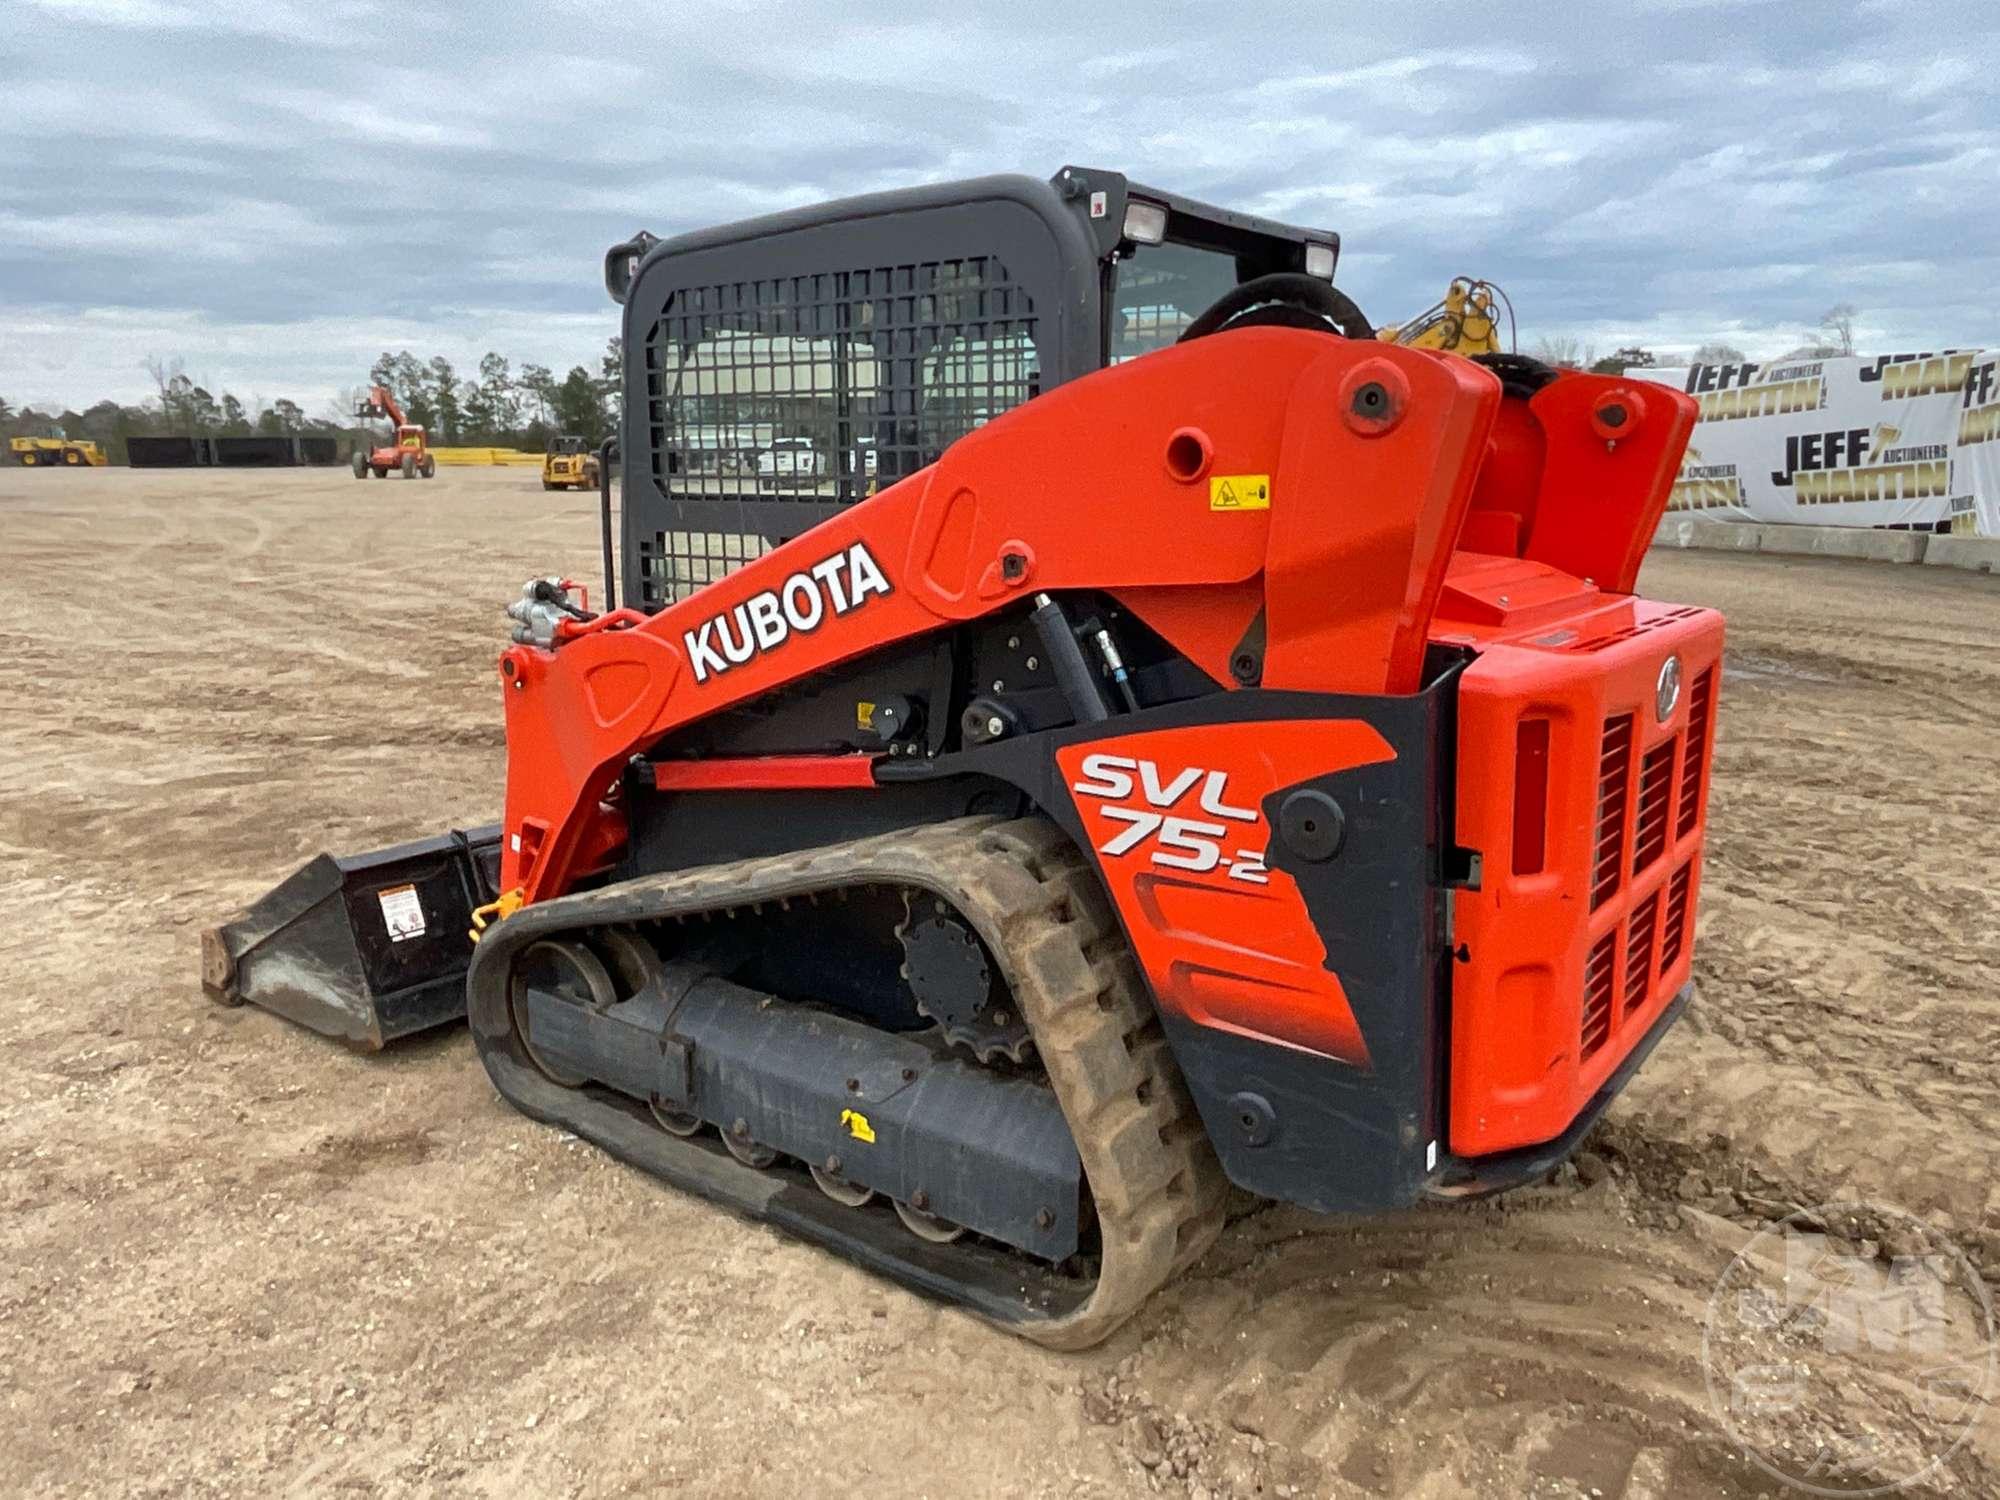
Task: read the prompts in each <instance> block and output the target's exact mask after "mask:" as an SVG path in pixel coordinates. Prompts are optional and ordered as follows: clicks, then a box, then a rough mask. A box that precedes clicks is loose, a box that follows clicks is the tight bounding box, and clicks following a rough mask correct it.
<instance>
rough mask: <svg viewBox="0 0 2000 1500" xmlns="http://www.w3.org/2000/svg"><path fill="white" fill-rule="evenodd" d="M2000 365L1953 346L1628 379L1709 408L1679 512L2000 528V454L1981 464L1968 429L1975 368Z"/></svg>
mask: <svg viewBox="0 0 2000 1500" xmlns="http://www.w3.org/2000/svg"><path fill="white" fill-rule="evenodd" d="M1992 361H1993V356H1992V355H1989V354H1981V353H1974V352H1971V351H1957V350H1947V351H1943V352H1940V353H1935V354H1884V355H1877V356H1872V357H1871V356H1861V355H1856V356H1851V357H1846V358H1834V359H1791V360H1779V361H1775V362H1772V363H1768V364H1737V365H1694V366H1691V367H1689V368H1686V369H1664V370H1663V369H1643V370H1642V369H1633V370H1627V371H1626V372H1625V373H1626V375H1627V377H1628V378H1632V379H1644V380H1655V381H1659V382H1661V383H1662V384H1665V385H1671V386H1674V387H1676V388H1678V389H1680V390H1683V391H1686V392H1687V393H1688V394H1689V395H1691V396H1693V397H1694V398H1695V400H1696V401H1698V402H1699V403H1700V404H1701V420H1700V422H1699V423H1698V424H1697V425H1696V427H1695V430H1694V437H1693V438H1692V439H1691V440H1690V441H1689V443H1688V450H1687V456H1686V458H1685V459H1684V460H1683V461H1682V464H1681V472H1680V477H1679V479H1678V480H1677V481H1676V482H1675V484H1674V492H1673V498H1672V499H1671V500H1670V501H1669V502H1668V507H1667V508H1668V512H1669V514H1673V513H1677V512H1678V513H1690V512H1692V513H1698V514H1702V515H1708V516H1712V517H1714V518H1716V519H1718V520H1733V521H1763V522H1773V521H1777V522H1791V523H1794V524H1798V525H1805V526H1896V527H1915V528H1922V529H1926V530H1928V529H1930V528H1932V527H1934V526H1936V525H1937V524H1938V523H1940V522H1947V521H1949V522H1952V523H1953V529H1954V530H1960V531H1971V530H1973V529H1974V528H1975V526H1977V529H1978V530H1979V531H1980V532H1982V533H1985V534H2000V527H1996V525H1995V522H1994V516H1993V512H1994V510H1995V507H1996V505H2000V454H1994V453H1991V452H1987V453H1984V454H1982V455H1981V456H1980V458H1979V460H1978V461H1977V464H1976V462H1975V460H1974V458H1973V456H1972V453H1971V452H1970V451H1968V450H1966V449H1964V448H1962V447H1961V444H1962V441H1963V439H1962V437H1961V431H1960V429H1961V427H1964V426H1968V425H1972V414H1973V411H1974V408H1973V406H1972V405H1971V401H1972V396H1973V386H1972V383H1971V382H1972V379H1973V375H1974V370H1975V367H1981V368H1986V369H1988V370H1989V371H1990V370H1991V368H1992ZM1989 378H1991V379H2000V377H1989ZM1995 398H1996V400H2000V388H1997V389H1996V391H1995ZM1991 420H1993V419H1989V426H1990V422H1991ZM1987 446H1988V447H1989V448H1991V447H1996V446H2000V435H1995V438H1994V441H1993V442H1991V443H1989V444H1988V445H1987ZM1975 466H1977V467H1979V469H1980V476H1981V477H1983V482H1977V481H1976V476H1975V473H1974V469H1975ZM1975 496H1977V499H1975Z"/></svg>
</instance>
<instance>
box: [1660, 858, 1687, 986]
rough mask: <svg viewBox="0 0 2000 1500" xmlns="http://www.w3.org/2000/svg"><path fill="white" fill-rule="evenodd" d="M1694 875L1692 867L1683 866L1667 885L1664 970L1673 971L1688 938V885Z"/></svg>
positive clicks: (1662, 949) (1662, 948)
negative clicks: (1683, 944)
mask: <svg viewBox="0 0 2000 1500" xmlns="http://www.w3.org/2000/svg"><path fill="white" fill-rule="evenodd" d="M1693 874H1694V870H1693V867H1692V866H1690V865H1682V866H1681V867H1680V868H1679V869H1678V870H1676V871H1674V878H1673V880H1672V881H1670V882H1669V883H1668V885H1667V920H1666V924H1665V927H1664V928H1663V930H1662V931H1661V933H1660V967H1661V968H1662V969H1671V968H1672V967H1673V966H1674V964H1675V963H1676V962H1678V961H1679V959H1680V956H1681V944H1682V943H1683V942H1684V941H1686V938H1687V917H1688V885H1689V883H1690V881H1691V879H1692V878H1693Z"/></svg>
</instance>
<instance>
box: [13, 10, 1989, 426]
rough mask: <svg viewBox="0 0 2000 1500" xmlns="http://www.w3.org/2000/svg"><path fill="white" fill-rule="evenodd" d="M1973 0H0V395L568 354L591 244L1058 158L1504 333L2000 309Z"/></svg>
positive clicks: (1912, 339) (1346, 279)
mask: <svg viewBox="0 0 2000 1500" xmlns="http://www.w3.org/2000/svg"><path fill="white" fill-rule="evenodd" d="M1997 18H2000V7H1991V6H1989V5H1987V4H1985V3H1981V0H1972V3H1967V0H1953V3H1931V0H1806V3H1792V0H1770V3H1755V0H1595V3H1591V4H1576V5H1572V4H1570V3H1567V0H1546V3H1530V4H1527V5H1514V6H1506V5H1492V4H1486V3H1480V4H1465V5H1462V6H1460V5H1450V6H1447V5H1431V4H1423V3H1416V0H1404V3H1400V4H1389V5H1384V4H1381V3H1379V0H1370V3H1349V0H1340V3H1332V0H1323V3H1314V0H1275V3H1271V0H1235V3H1231V4H1214V5H1208V4H1195V3H1192V0H1152V3H1145V4H1138V3H1123V0H1091V3H1077V0H1008V3H1006V4H982V3H976V0H975V3H971V4H966V3H960V4H957V5H953V6H950V7H945V6H922V7H918V6H913V7H908V8H906V9H905V8H899V7H897V6H895V5H893V4H884V3H880V0H870V3H867V4H863V3H860V0H769V3H752V0H619V3H617V4H614V5H597V4H587V3H583V0H543V3H537V4H522V3H515V0H487V3H479V0H466V3H453V0H439V3H430V4H423V5H404V6H398V5H393V4H387V3H376V0H256V3H254V4H243V3H238V0H0V79H4V80H5V81H4V83H0V396H5V397H7V398H8V399H10V400H12V401H14V402H15V403H16V404H20V403H21V402H23V401H27V400H33V401H58V402H65V403H69V404H73V405H77V406H81V405H83V404H85V403H87V402H89V401H91V400H93V399H96V398H99V397H102V396H107V395H108V396H113V397H117V398H120V399H124V400H136V399H138V398H140V397H142V396H144V395H145V394H147V392H148V391H149V389H150V381H149V380H148V377H147V376H146V374H145V371H144V369H143V363H144V361H145V359H146V357H147V356H148V355H157V356H173V355H178V356H180V357H182V358H183V359H185V361H186V363H187V368H188V369H189V371H190V372H191V373H193V374H195V375H196V376H198V377H199V378H201V379H202V380H203V381H204V382H205V383H207V384H208V385H209V386H210V387H211V389H216V390H220V389H221V388H223V387H225V386H226V387H228V388H230V389H233V390H235V391H236V392H238V393H239V394H240V395H242V396H244V397H246V398H247V397H249V396H252V395H261V396H263V397H264V398H266V399H271V398H275V397H277V396H281V395H289V396H291V397H293V398H295V399H297V400H300V401H301V402H303V403H305V404H306V405H307V407H308V409H309V410H313V411H318V410H320V409H321V408H322V406H323V405H324V404H325V403H326V402H328V401H329V400H330V399H331V397H332V394H333V392H334V391H336V390H337V389H339V388H342V387H346V386H351V385H353V384H355V383H356V382H358V381H360V380H361V379H362V378H363V377H364V376H365V374H366V371H367V367H368V364H369V362H370V361H371V360H372V359H373V358H374V356H375V355H376V354H377V353H378V352H379V351H381V350H383V349H385V348H397V349H399V348H403V347H408V348H410V349H412V350H415V351H416V352H418V353H419V354H420V355H426V356H427V355H429V354H432V353H443V354H445V355H447V356H449V357H451V358H452V359H454V360H455V361H456V362H457V363H459V364H460V365H461V366H462V367H469V366H470V365H471V364H473V363H474V362H475V361H476V359H477V357H478V355H479V354H480V353H481V352H482V351H483V350H486V349H489V348H490V349H499V350H501V351H502V352H504V353H507V354H508V355H510V356H511V357H512V358H513V359H514V360H515V361H516V362H517V363H518V362H520V361H522V360H531V361H535V362H537V363H543V364H550V365H553V366H555V367H556V368H557V369H558V370H561V369H563V368H566V367H567V366H569V365H570V364H573V363H577V362H582V361H590V362H592V363H593V364H594V361H595V358H596V355H597V353H598V351H599V350H600V349H601V348H602V346H603V342H604V340H605V338H606V337H608V336H609V335H610V334H612V333H614V332H616V331H617V323H616V319H615V317H614V312H615V309H614V308H613V307H612V306H611V305H610V303H609V302H608V301H606V299H605V297H604V294H603V290H602V286H601V283H600V280H599V274H600V273H599V261H600V258H601V256H602V253H603V250H604V247H605V246H606V245H607V244H609V243H611V242H612V241H614V240H617V239H621V238H623V237H625V236H626V235H627V234H629V233H630V232H631V231H632V230H634V229H636V228H640V227H645V228H650V229H652V230H654V231H655V232H657V233H661V234H666V233H671V232H673V231H675V230H679V229H684V228H690V227H694V226H697V225H702V224H709V223H715V222H719V221H724V220H728V219H733V218H740V217H743V216H746V215H749V214H753V213H758V212H763V211H766V210H770V209H774V208H779V207H783V206H787V205H791V204H795V203H802V202H808V201H812V200H815V199H819V198H823V197H828V196H836V195H840V194H845V193H852V192H859V191H866V190H869V189H874V188H880V187H886V186H892V185H900V184H906V183H914V182H921V181H926V180H932V179H938V178H945V177H952V176H962V175H970V174H974V173H980V172H986V171H995V170H1007V171H1027V172H1032V173H1035V174H1037V175H1046V174H1048V173H1050V172H1052V171H1054V170H1055V169H1056V168H1057V167H1059V166H1060V165H1062V164H1063V163H1064V162H1072V161H1073V162H1080V163H1085V164H1090V165H1096V166H1104V167H1114V168H1118V169H1120V170H1123V171H1126V172H1127V173H1129V174H1130V175H1131V176H1133V177H1134V178H1137V179H1140V180H1143V181H1147V182H1152V183H1155V184H1157V185H1159V186H1162V187H1167V188H1173V189H1176V190H1179V191H1182V192H1185V193H1189V194H1192V195H1194V196H1197V197H1202V198H1207V199H1209V200H1211V201H1215V202H1220V203H1223V204H1226V205H1230V206H1235V207H1242V208H1247V209H1251V210H1254V211H1258V212H1263V213H1267V214H1271V215H1274V216H1277V217H1281V218H1285V219H1288V220H1291V221H1294V222H1299V223H1305V224H1311V225H1319V226H1327V227H1331V228H1334V229H1337V230H1339V231H1340V232H1341V234H1342V236H1343V241H1344V246H1345V248H1344V251H1343V255H1342V261H1341V274H1340V281H1341V283H1342V284H1343V285H1344V286H1345V287H1346V288H1347V289H1348V290H1349V291H1350V292H1351V293H1352V294H1353V295H1354V296H1355V298H1356V299H1357V300H1358V301H1359V302H1360V304H1361V305H1362V307H1363V308H1364V309H1365V310H1366V311H1367V312H1368V313H1369V314H1370V316H1372V317H1373V318H1374V319H1376V320H1377V321H1379V322H1386V321H1394V320H1396V319H1399V318H1402V317H1405V316H1408V315H1410V314H1411V313H1414V312H1416V311H1417V310H1418V309H1420V308H1421V307H1423V306H1424V305H1426V304H1427V303H1428V302H1430V301H1431V300H1432V299H1433V298H1434V297H1435V296H1436V295H1437V294H1438V292H1439V291H1440V290H1441V289H1442V286H1443V283H1444V282H1445V281H1446V279H1447V278H1449V277H1450V276H1451V275H1452V274H1453V273H1455V272H1461V271H1469V272H1476V273H1478V274H1481V275H1484V276H1486V277H1488V278H1490V279H1492V280H1495V281H1498V282H1499V283H1501V284H1502V285H1503V286H1504V287H1506V288H1507V290H1508V291H1509V292H1510V293H1511V294H1512V296H1513V299H1514V303H1515V305H1516V307H1517V308H1518V309H1519V311H1520V313H1521V317H1522V321H1523V327H1522V338H1523V345H1524V347H1526V346H1527V345H1530V344H1532V343H1533V342H1534V341H1535V340H1537V339H1539V338H1542V337H1548V336H1565V335H1566V336H1571V337H1575V338H1577V339H1579V340H1580V341H1581V342H1582V343H1583V344H1585V345H1588V346H1593V347H1595V348H1596V349H1598V350H1599V351H1601V352H1607V353H1608V352H1609V351H1610V350H1611V349H1612V348H1614V347H1616V346H1618V345H1620V344H1626V343H1632V342H1641V343H1645V344H1647V345H1649V346H1652V347H1654V348H1658V349H1662V350H1667V351H1671V350H1674V349H1680V350H1682V351H1685V350H1686V349H1688V348H1691V347H1692V346H1693V345H1694V344H1696V343H1699V342H1701V341H1704V340H1708V339H1723V340H1727V341H1729V342H1732V343H1735V344H1738V345H1740V346H1742V347H1744V348H1745V349H1747V350H1748V351H1750V352H1751V353H1752V354H1753V355H1759V354H1772V353H1777V352H1780V351H1782V350H1783V349H1785V348H1788V347H1790V346H1792V345H1794V344H1797V343H1799V342H1801V341H1802V340H1804V339H1805V338H1806V336H1807V332H1808V330H1809V329H1810V328H1811V326H1812V325H1813V324H1815V323H1816V322H1817V321H1818V318H1819V315H1820V313H1821V312H1822V311H1823V310H1824V309H1826V308H1827V307H1828V306H1829V305H1830V304H1832V303H1835V302H1851V303H1853V304H1855V305H1856V306H1858V307H1859V308H1860V309H1861V315H1860V319H1859V334H1860V342H1861V343H1862V344H1863V345H1864V346H1865V347H1867V348H1872V349H1884V350H1886V349H1892V348H1923V347H1932V346H1936V345H1939V344H1946V343H1948V344H1954V345H1960V346H1966V345H1973V346H1977V345H1981V344H1996V343H2000V312H1996V307H2000V301H1997V300H1996V296H1995V290H1994V289H1995V288H1996V287H2000V208H1996V206H1995V205H1996V201H2000V198H1996V193H1995V185H1996V182H2000V134H1996V117H2000V111H1996V108H1995V106H1996V102H2000V100H1996V93H2000V90H1997V89H1996V85H1995V82H1994V79H1995V76H1996V71H2000V19H1997Z"/></svg>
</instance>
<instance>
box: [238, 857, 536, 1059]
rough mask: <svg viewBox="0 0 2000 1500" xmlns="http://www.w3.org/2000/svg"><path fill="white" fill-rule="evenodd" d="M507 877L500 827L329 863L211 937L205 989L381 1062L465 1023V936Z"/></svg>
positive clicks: (317, 863) (324, 860) (303, 872)
mask: <svg viewBox="0 0 2000 1500" xmlns="http://www.w3.org/2000/svg"><path fill="white" fill-rule="evenodd" d="M499 877H500V829H499V827H498V826H497V825H495V826H491V827H486V828H474V829H470V830H463V831H461V830H458V829H453V830H452V831H451V832H450V833H446V834H441V835H439V836H438V837H436V838H429V839H419V840H418V841H417V842H415V843H411V844H397V845H395V846H394V847H392V848H388V849H377V850H375V851H373V852H372V853H368V854H356V855H345V856H343V855H332V854H322V855H320V856H319V857H318V858H316V859H314V860H313V861H312V862H311V863H310V864H307V865H305V866H304V867H302V868H301V869H299V870H298V871H297V872H296V873H295V874H293V875H292V876H291V877H290V878H289V879H287V880H285V881H282V882H281V883H280V884H278V885H277V886H276V887H274V888H273V889H272V890H271V891H270V893H269V894H268V895H265V896H264V897H262V898H261V899H259V900H258V901H256V902H254V903H253V904H252V905H251V906H250V907H249V908H248V909H247V910H246V911H244V912H243V913H242V915H240V916H238V917H237V918H236V919H235V920H233V921H229V922H224V923H223V924H222V925H221V926H219V927H212V928H210V929H209V930H208V931H207V932H205V933H203V934H202V939H201V982H202V987H203V988H204V989H206V990H207V991H208V993H209V994H210V995H211V996H212V997H213V998H214V999H216V1000H217V1001H219V1002H221V1003H222V1004H224V1005H241V1004H243V1003H244V1002H245V1001H248V1002H249V1003H250V1004H252V1005H257V1006H262V1007H263V1008H264V1009H265V1010H269V1011H273V1012H275V1013H277V1014H278V1015H281V1016H284V1017H285V1018H286V1019H287V1020H291V1021H296V1022H298V1024H299V1025H301V1026H306V1027H310V1028H311V1029H312V1030H314V1031H317V1032H319V1033H320V1034H321V1035H323V1036H330V1037H336V1038H338V1039H339V1040H341V1041H343V1042H346V1043H347V1044H348V1045H350V1046H352V1047H356V1048H359V1049H361V1050H363V1051H367V1052H373V1051H376V1050H378V1049H380V1048H381V1047H382V1046H383V1045H385V1044H386V1043H388V1042H391V1041H394V1040H395V1039H396V1038H397V1037H399V1036H408V1035H409V1034H410V1033H412V1032H415V1031H424V1030H427V1029H428V1028H430V1027H433V1026H442V1025H444V1024H445V1023H446V1022H448V1021H456V1020H458V1019H459V1018H460V1017H462V1016H463V1015H464V1014H465V970H466V965H467V964H468V963H469V962H470V961H471V958H472V942H471V939H470V938H469V937H468V936H467V933H468V932H469V930H470V929H471V927H472V913H473V910H474V909H475V908H477V907H480V906H484V905H486V904H487V903H489V902H491V901H492V900H493V899H494V898H495V896H496V895H497V890H496V887H497V885H498V882H499Z"/></svg>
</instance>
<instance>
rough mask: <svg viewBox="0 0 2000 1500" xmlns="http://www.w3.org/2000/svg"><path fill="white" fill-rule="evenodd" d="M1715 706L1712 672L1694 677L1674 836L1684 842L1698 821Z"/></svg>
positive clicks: (1689, 691)
mask: <svg viewBox="0 0 2000 1500" xmlns="http://www.w3.org/2000/svg"><path fill="white" fill-rule="evenodd" d="M1714 702H1715V668H1713V667H1709V668H1707V669H1706V670H1705V671H1703V672H1701V673H1700V674H1699V675H1698V676H1696V678H1695V680H1694V686H1693V687H1692V688H1690V689H1689V690H1688V727H1687V754H1686V755H1685V756H1683V757H1682V760H1681V812H1680V821H1679V825H1678V826H1677V827H1676V829H1675V834H1676V836H1677V837H1679V838H1686V837H1687V836H1688V835H1689V834H1691V833H1693V832H1694V829H1695V824H1696V823H1698V822H1700V821H1701V778H1702V773H1703V772H1704V771H1706V770H1707V769H1708V735H1709V716H1710V709H1711V707H1712V706H1713V704H1714Z"/></svg>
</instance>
